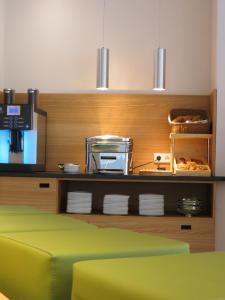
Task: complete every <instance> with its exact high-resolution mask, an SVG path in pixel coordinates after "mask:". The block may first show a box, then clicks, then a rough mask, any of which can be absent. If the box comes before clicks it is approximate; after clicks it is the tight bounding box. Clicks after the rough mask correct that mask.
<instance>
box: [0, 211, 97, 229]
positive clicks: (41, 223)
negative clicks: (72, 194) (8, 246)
mask: <svg viewBox="0 0 225 300" xmlns="http://www.w3.org/2000/svg"><path fill="white" fill-rule="evenodd" d="M92 228H93V229H94V228H97V227H96V226H95V225H92V224H88V223H86V222H83V221H80V220H75V219H73V218H69V217H63V216H58V215H54V214H43V215H0V233H4V232H21V231H46V230H48V231H50V230H60V229H61V230H72V229H92Z"/></svg>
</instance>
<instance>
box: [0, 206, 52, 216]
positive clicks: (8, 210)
mask: <svg viewBox="0 0 225 300" xmlns="http://www.w3.org/2000/svg"><path fill="white" fill-rule="evenodd" d="M26 214H32V215H36V214H37V215H40V214H50V213H49V212H47V211H44V210H41V209H38V208H35V207H33V206H29V205H5V204H1V205H0V215H26Z"/></svg>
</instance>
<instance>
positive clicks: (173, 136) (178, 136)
mask: <svg viewBox="0 0 225 300" xmlns="http://www.w3.org/2000/svg"><path fill="white" fill-rule="evenodd" d="M170 138H171V139H212V134H203V133H202V134H199V133H170Z"/></svg>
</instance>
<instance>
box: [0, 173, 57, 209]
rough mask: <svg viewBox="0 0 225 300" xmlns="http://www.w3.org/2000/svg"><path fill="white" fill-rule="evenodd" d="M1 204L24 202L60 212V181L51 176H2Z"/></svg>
mask: <svg viewBox="0 0 225 300" xmlns="http://www.w3.org/2000/svg"><path fill="white" fill-rule="evenodd" d="M0 204H24V205H32V206H34V207H37V208H40V209H44V210H47V211H50V212H58V181H57V180H56V179H50V178H29V177H0Z"/></svg>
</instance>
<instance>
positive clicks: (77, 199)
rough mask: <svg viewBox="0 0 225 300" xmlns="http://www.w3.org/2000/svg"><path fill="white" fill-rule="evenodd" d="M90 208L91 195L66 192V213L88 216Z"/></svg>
mask: <svg viewBox="0 0 225 300" xmlns="http://www.w3.org/2000/svg"><path fill="white" fill-rule="evenodd" d="M91 208H92V193H87V192H68V193H67V209H66V211H67V212H68V213H78V214H90V213H91Z"/></svg>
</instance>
